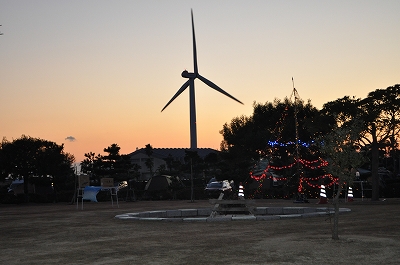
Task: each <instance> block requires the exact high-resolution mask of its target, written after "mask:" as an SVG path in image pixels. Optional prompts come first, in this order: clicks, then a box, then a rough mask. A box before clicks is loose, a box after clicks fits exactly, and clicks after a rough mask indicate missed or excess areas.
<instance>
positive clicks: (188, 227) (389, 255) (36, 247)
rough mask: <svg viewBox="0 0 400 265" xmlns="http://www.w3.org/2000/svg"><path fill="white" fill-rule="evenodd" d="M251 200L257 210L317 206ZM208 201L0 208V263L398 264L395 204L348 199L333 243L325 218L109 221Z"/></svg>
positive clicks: (399, 205)
mask: <svg viewBox="0 0 400 265" xmlns="http://www.w3.org/2000/svg"><path fill="white" fill-rule="evenodd" d="M316 202H317V201H311V203H309V204H294V203H293V202H292V201H285V200H257V201H256V206H257V207H261V206H269V207H272V206H287V207H320V206H329V205H318V204H316ZM210 206H211V205H210V204H209V203H208V201H195V202H193V203H191V202H188V201H139V202H120V208H117V207H115V206H114V208H113V207H112V206H111V202H108V203H107V202H102V203H85V205H84V210H80V209H79V210H77V209H76V205H68V204H61V203H57V204H29V205H24V204H21V205H0V227H1V234H2V236H1V237H0V246H1V252H0V253H1V255H0V264H400V231H399V228H400V199H387V200H386V201H380V202H371V201H363V202H362V201H357V200H356V201H354V202H352V203H343V204H341V206H340V207H346V208H350V209H351V210H352V212H351V213H348V214H343V215H341V216H340V220H339V236H340V240H338V241H334V240H332V239H331V226H332V224H331V220H330V219H329V217H315V218H304V219H285V220H274V221H258V222H255V221H232V222H213V223H203V222H201V223H200V222H199V223H197V222H196V223H186V222H151V221H134V222H133V221H128V220H119V219H115V218H114V216H115V215H117V214H121V213H129V212H140V211H145V210H165V209H190V208H203V207H210Z"/></svg>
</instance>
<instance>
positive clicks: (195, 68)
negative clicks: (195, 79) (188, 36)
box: [191, 9, 199, 75]
mask: <svg viewBox="0 0 400 265" xmlns="http://www.w3.org/2000/svg"><path fill="white" fill-rule="evenodd" d="M191 14H192V35H193V64H194V73H195V74H196V75H197V74H198V73H199V71H198V70H197V50H196V37H195V35H194V22H193V9H191Z"/></svg>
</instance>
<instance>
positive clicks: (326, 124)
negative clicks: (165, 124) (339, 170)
mask: <svg viewBox="0 0 400 265" xmlns="http://www.w3.org/2000/svg"><path fill="white" fill-rule="evenodd" d="M344 129H348V130H349V129H352V130H353V131H357V135H356V136H353V137H356V139H355V141H354V144H353V147H354V149H357V152H358V153H362V154H363V157H364V158H365V159H367V160H364V161H366V162H365V163H364V165H359V166H364V167H367V168H368V169H370V170H371V176H372V199H373V200H378V199H379V175H378V168H379V167H380V166H382V165H385V166H386V167H387V168H388V169H389V170H391V171H392V172H393V173H394V174H395V175H397V174H398V173H399V167H400V166H399V164H398V163H399V159H400V151H399V148H398V144H399V132H400V85H398V84H396V85H394V86H390V87H388V88H386V89H376V90H375V91H372V92H370V93H369V94H368V96H367V97H366V98H364V99H361V98H355V97H350V96H345V97H343V98H339V99H337V100H334V101H330V102H327V103H325V104H324V105H323V108H322V109H321V110H318V109H316V108H315V107H314V106H312V104H311V101H308V102H304V101H302V100H298V101H297V102H296V103H295V102H294V101H292V100H290V99H288V98H285V99H284V100H279V99H275V100H274V101H273V102H266V103H265V104H262V103H254V104H253V114H252V115H251V116H248V117H247V116H240V117H235V118H233V119H232V120H231V122H230V123H225V124H224V125H223V128H222V130H221V131H220V133H221V134H222V136H223V141H222V143H221V151H222V154H223V155H224V156H225V157H227V158H228V161H229V163H230V165H229V166H227V167H226V171H225V172H226V174H227V175H236V176H241V177H242V178H244V177H245V176H246V174H248V171H249V169H251V168H252V166H253V164H254V163H255V162H256V161H259V160H260V159H261V158H264V157H268V158H269V159H270V160H271V161H272V163H273V164H274V165H275V166H277V167H278V166H280V165H287V164H290V163H291V162H292V161H293V160H294V159H295V156H294V154H295V153H296V152H298V153H299V156H300V157H302V158H305V159H308V160H315V159H318V158H319V157H325V158H326V155H325V156H324V154H323V153H322V152H321V146H319V145H318V144H317V143H323V141H325V140H326V138H327V136H329V135H330V134H331V133H333V132H335V130H344ZM296 136H297V137H298V139H296ZM324 137H325V138H324ZM271 141H277V142H279V143H289V142H292V143H293V142H296V141H301V143H304V145H303V144H298V145H291V146H287V145H279V144H275V145H274V144H271ZM295 148H298V150H296V149H295ZM296 170H297V169H296V168H291V169H289V170H286V171H285V172H283V174H286V176H287V177H288V179H289V180H295V182H296V183H297V182H298V179H296V178H293V177H291V176H293V175H294V174H295V172H296ZM302 170H305V171H307V169H304V168H303V169H302ZM323 170H324V169H322V168H321V169H320V171H318V170H312V171H311V170H308V172H305V174H307V175H309V176H312V175H313V174H314V175H321V173H323V172H321V171H323ZM343 170H344V169H343ZM293 185H295V183H293Z"/></svg>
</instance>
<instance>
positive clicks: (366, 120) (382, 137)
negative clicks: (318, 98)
mask: <svg viewBox="0 0 400 265" xmlns="http://www.w3.org/2000/svg"><path fill="white" fill-rule="evenodd" d="M322 112H324V114H326V115H331V117H334V118H335V120H336V122H337V124H338V125H340V126H352V124H353V123H355V122H359V121H362V123H363V133H362V134H361V136H360V139H359V142H360V144H362V145H363V146H364V147H365V148H368V149H369V150H370V151H371V174H372V200H379V175H378V167H379V151H380V150H386V148H387V147H388V146H389V147H390V149H391V150H393V152H394V151H395V149H396V147H397V142H398V139H399V131H400V85H394V86H392V87H388V88H386V89H377V90H375V91H373V92H370V93H369V94H368V96H367V97H366V98H365V99H355V98H350V97H349V96H346V97H343V98H340V99H337V100H335V101H332V102H328V103H326V104H324V107H323V110H322ZM393 159H394V158H393Z"/></svg>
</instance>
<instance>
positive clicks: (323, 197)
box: [317, 185, 328, 204]
mask: <svg viewBox="0 0 400 265" xmlns="http://www.w3.org/2000/svg"><path fill="white" fill-rule="evenodd" d="M326 203H328V199H327V198H326V192H325V185H321V192H320V193H319V202H318V203H317V204H326Z"/></svg>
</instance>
